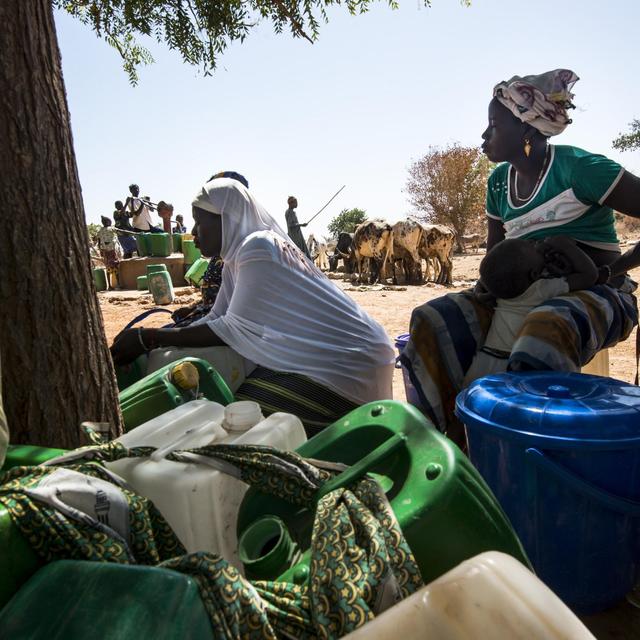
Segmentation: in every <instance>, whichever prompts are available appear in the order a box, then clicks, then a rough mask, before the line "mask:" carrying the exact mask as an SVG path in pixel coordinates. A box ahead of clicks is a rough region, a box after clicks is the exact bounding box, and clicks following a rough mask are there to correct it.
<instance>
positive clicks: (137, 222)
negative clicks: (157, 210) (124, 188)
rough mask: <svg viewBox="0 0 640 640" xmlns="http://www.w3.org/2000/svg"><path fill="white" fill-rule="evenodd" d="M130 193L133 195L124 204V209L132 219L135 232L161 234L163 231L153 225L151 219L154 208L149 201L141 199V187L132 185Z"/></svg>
mask: <svg viewBox="0 0 640 640" xmlns="http://www.w3.org/2000/svg"><path fill="white" fill-rule="evenodd" d="M129 191H130V193H131V195H130V196H129V197H128V198H127V200H126V202H125V203H124V209H125V211H127V212H128V213H129V215H130V216H131V217H132V223H133V229H134V231H138V232H143V233H161V232H162V229H159V228H158V227H155V226H154V225H153V220H152V219H151V211H153V210H154V209H153V207H152V206H151V204H148V203H147V202H148V201H145V200H144V199H142V198H140V187H139V186H138V185H137V184H130V185H129Z"/></svg>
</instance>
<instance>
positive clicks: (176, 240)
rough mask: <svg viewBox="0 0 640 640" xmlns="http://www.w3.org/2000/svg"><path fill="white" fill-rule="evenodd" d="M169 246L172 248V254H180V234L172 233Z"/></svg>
mask: <svg viewBox="0 0 640 640" xmlns="http://www.w3.org/2000/svg"><path fill="white" fill-rule="evenodd" d="M171 244H172V248H173V253H180V252H181V251H182V234H181V233H172V234H171Z"/></svg>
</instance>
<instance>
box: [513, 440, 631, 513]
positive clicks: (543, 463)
mask: <svg viewBox="0 0 640 640" xmlns="http://www.w3.org/2000/svg"><path fill="white" fill-rule="evenodd" d="M525 453H526V454H527V456H528V458H529V460H530V461H531V462H533V463H534V464H535V465H536V466H537V467H539V468H541V469H543V470H544V471H547V472H550V473H551V474H552V475H555V476H556V477H557V478H559V479H561V480H564V481H565V482H566V483H567V484H568V485H569V486H570V487H571V488H572V489H574V490H575V491H578V492H579V493H582V494H584V495H586V496H587V497H589V498H591V499H593V500H594V501H595V502H599V503H600V504H601V505H602V506H604V507H606V508H608V509H611V510H612V511H617V512H619V513H623V514H625V515H630V516H640V502H636V501H635V500H629V499H628V498H622V497H620V496H616V495H614V494H613V493H610V492H609V491H607V490H606V489H601V488H600V487H597V486H596V485H595V484H593V483H592V482H589V481H588V480H584V479H583V478H581V477H579V476H577V475H576V474H575V473H574V472H573V471H569V469H567V468H565V467H563V466H562V465H559V464H558V463H557V462H555V461H553V460H552V459H551V458H549V457H547V456H546V455H545V454H544V452H542V451H540V450H538V449H533V448H531V449H527V450H526V452H525Z"/></svg>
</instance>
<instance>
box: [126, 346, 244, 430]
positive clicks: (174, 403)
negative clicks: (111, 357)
mask: <svg viewBox="0 0 640 640" xmlns="http://www.w3.org/2000/svg"><path fill="white" fill-rule="evenodd" d="M134 365H135V366H136V367H137V366H140V365H139V360H136V361H134ZM194 369H195V372H194ZM189 371H190V373H189ZM185 372H187V373H188V375H182V374H184V373H185ZM130 373H131V372H130ZM133 373H135V372H133ZM194 376H195V378H194ZM121 381H122V383H123V384H124V383H125V382H126V381H127V380H125V379H124V378H121ZM197 394H202V395H203V396H204V397H205V398H207V399H208V400H213V401H214V402H219V403H221V404H229V403H230V402H233V394H232V393H231V391H230V390H229V387H228V386H227V385H226V384H225V381H224V380H223V379H222V378H221V377H220V375H219V374H218V373H217V372H216V370H215V369H214V368H213V367H212V366H211V365H210V364H209V363H208V362H205V361H204V360H200V359H198V358H180V359H177V360H175V359H174V360H172V361H170V362H169V363H168V364H165V365H163V366H162V367H161V368H159V369H158V370H157V371H154V372H152V373H149V374H148V375H146V376H145V377H144V378H142V379H141V380H137V381H136V382H133V384H131V385H130V386H127V387H126V388H123V390H122V391H121V392H120V394H119V396H118V398H119V400H120V409H121V410H122V418H123V420H124V425H125V430H127V431H129V430H131V429H133V428H135V427H137V426H139V425H141V424H143V423H144V422H148V421H149V420H151V419H152V418H155V417H156V416H159V415H161V414H163V413H165V412H167V411H169V410H171V409H175V408H176V407H178V406H179V405H181V404H183V403H185V402H188V401H190V400H196V399H197Z"/></svg>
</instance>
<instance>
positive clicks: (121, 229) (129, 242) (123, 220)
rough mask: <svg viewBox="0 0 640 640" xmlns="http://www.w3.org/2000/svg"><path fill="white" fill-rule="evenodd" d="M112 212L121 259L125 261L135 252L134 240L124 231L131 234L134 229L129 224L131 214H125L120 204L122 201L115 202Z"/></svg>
mask: <svg viewBox="0 0 640 640" xmlns="http://www.w3.org/2000/svg"><path fill="white" fill-rule="evenodd" d="M114 206H115V210H114V212H113V221H114V223H115V227H116V231H117V234H118V242H119V243H120V246H121V247H122V253H123V257H124V258H125V260H126V259H128V258H131V257H133V252H134V251H136V250H137V245H136V238H135V236H133V235H131V234H130V233H125V232H126V231H129V232H133V231H134V229H133V227H132V226H131V223H130V222H129V218H131V214H129V213H127V212H126V211H125V209H124V205H123V204H122V200H116V202H115V205H114Z"/></svg>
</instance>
